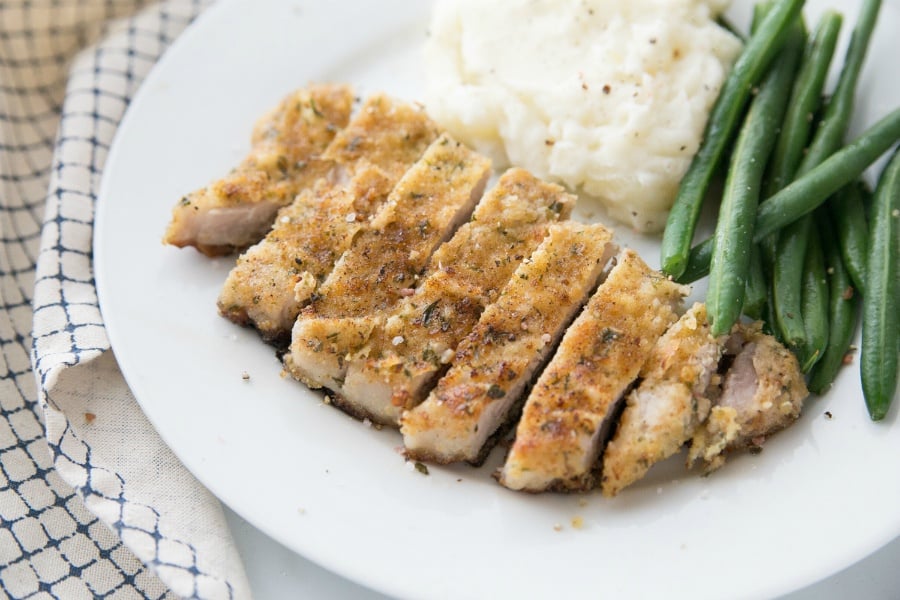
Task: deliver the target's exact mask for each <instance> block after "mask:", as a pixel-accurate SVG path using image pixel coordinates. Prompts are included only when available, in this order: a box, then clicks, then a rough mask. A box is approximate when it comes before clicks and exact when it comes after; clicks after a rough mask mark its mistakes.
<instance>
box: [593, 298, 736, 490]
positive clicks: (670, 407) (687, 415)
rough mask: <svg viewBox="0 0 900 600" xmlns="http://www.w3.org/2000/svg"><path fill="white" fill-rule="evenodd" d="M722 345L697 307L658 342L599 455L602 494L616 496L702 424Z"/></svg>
mask: <svg viewBox="0 0 900 600" xmlns="http://www.w3.org/2000/svg"><path fill="white" fill-rule="evenodd" d="M723 341H724V336H722V338H719V339H717V338H714V337H713V336H712V335H711V334H710V328H709V321H708V320H707V314H706V305H705V304H701V303H695V304H694V305H693V306H692V307H691V308H690V309H689V310H688V311H687V312H686V313H685V314H684V315H682V317H681V318H680V319H679V320H678V322H676V323H675V324H674V325H672V326H671V327H670V328H669V329H668V331H666V332H665V333H664V334H663V336H662V337H661V338H660V339H659V341H658V342H657V343H656V346H655V347H654V348H653V351H652V353H651V354H650V357H649V358H648V359H647V362H646V363H644V367H643V368H642V369H641V374H640V377H641V380H640V384H639V385H638V386H637V387H636V388H635V389H633V390H632V391H631V392H630V393H629V394H628V396H627V398H626V400H625V409H624V410H623V411H622V416H621V417H620V418H619V422H618V425H617V426H616V428H615V433H614V434H613V436H612V439H610V441H609V443H608V444H607V446H606V450H605V451H604V453H603V461H602V462H603V476H602V478H601V481H600V485H601V489H602V491H603V495H604V496H615V495H616V494H618V493H619V492H620V491H621V490H622V489H623V488H625V487H627V486H629V485H631V484H632V483H634V482H636V481H638V480H639V479H641V478H642V477H643V476H644V475H646V473H647V471H648V470H649V469H650V467H651V466H652V465H653V464H655V463H657V462H659V461H662V460H664V459H666V458H668V457H669V456H672V455H673V454H675V453H677V452H678V451H679V450H681V448H682V446H683V445H684V443H685V442H687V441H688V440H690V439H691V437H692V436H693V434H694V431H695V430H696V428H697V427H698V425H700V424H701V423H702V422H703V421H705V420H706V417H707V415H708V414H709V409H710V405H711V397H712V398H714V397H715V396H716V395H717V391H718V381H719V377H718V375H717V374H716V370H717V368H718V365H719V358H720V357H721V354H722V343H723Z"/></svg>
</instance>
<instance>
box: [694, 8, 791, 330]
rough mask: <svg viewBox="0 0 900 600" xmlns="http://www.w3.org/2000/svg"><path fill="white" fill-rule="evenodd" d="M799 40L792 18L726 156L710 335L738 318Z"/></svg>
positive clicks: (712, 266) (713, 264) (709, 298)
mask: <svg viewBox="0 0 900 600" xmlns="http://www.w3.org/2000/svg"><path fill="white" fill-rule="evenodd" d="M804 37H805V36H804V33H803V26H802V24H801V22H800V19H795V21H794V23H793V24H792V25H791V27H790V31H789V32H788V36H787V38H786V40H785V44H784V50H783V51H782V54H781V56H780V57H779V60H778V62H777V63H776V64H775V65H774V66H773V67H772V68H771V69H770V70H769V72H768V73H767V74H766V77H765V79H764V80H763V82H762V84H760V89H759V92H758V93H757V95H756V97H755V98H754V99H753V102H752V104H751V105H750V110H749V112H748V113H747V117H746V118H745V120H744V124H743V126H742V127H741V132H740V135H739V136H738V140H737V143H736V144H735V149H734V151H733V153H732V155H731V168H730V169H729V171H728V178H727V179H726V181H725V189H724V191H723V194H722V205H721V207H720V208H719V219H718V222H717V224H716V232H715V236H714V240H715V241H714V243H713V255H712V261H711V264H710V277H709V290H708V291H707V295H706V306H707V311H708V312H709V320H710V325H711V332H712V334H713V335H714V336H718V335H722V334H724V333H728V332H729V331H730V330H731V327H732V325H734V324H735V322H737V320H738V318H739V317H740V316H741V310H742V308H743V303H744V288H745V285H746V281H747V276H748V271H749V268H750V251H751V249H752V248H753V247H754V246H755V244H753V222H754V215H755V214H756V206H757V203H758V202H759V192H760V186H761V183H762V178H763V172H764V170H765V166H766V161H767V160H768V157H769V154H771V152H772V148H773V147H774V145H775V139H776V137H777V131H778V128H779V127H780V126H781V122H782V120H783V118H784V112H785V109H786V107H787V102H788V98H789V96H790V93H791V85H792V82H793V79H794V74H795V72H796V69H797V64H798V63H799V61H800V55H801V52H802V49H803V43H804Z"/></svg>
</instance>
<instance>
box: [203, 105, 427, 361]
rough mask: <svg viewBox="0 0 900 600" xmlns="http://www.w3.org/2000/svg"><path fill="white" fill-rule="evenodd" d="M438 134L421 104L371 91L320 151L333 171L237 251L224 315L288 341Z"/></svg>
mask: <svg viewBox="0 0 900 600" xmlns="http://www.w3.org/2000/svg"><path fill="white" fill-rule="evenodd" d="M437 136H438V130H437V126H436V125H435V124H434V123H433V122H432V121H431V119H429V118H428V116H427V115H425V113H424V112H423V111H422V110H421V108H419V107H417V106H415V105H411V104H408V103H406V102H401V101H395V100H392V99H391V98H389V97H386V96H384V95H382V94H378V95H374V96H371V97H370V98H368V99H367V100H366V102H365V103H364V104H363V106H362V107H361V108H360V110H359V112H358V113H357V115H356V116H355V117H354V118H353V119H352V120H351V122H350V124H349V125H347V127H346V128H345V129H344V130H342V131H341V132H340V133H339V134H338V136H337V137H336V138H335V139H334V141H333V142H332V143H331V144H330V145H329V146H328V148H327V149H326V151H325V153H324V155H323V156H324V157H326V158H327V161H328V162H330V163H331V164H332V165H333V168H332V171H331V173H330V175H329V177H328V178H322V179H320V180H319V181H318V182H317V183H316V185H315V186H313V187H312V188H310V189H307V190H303V191H301V193H300V194H299V195H298V196H297V198H296V199H295V200H294V202H293V203H291V204H290V205H289V206H287V207H284V208H282V209H281V211H280V212H279V214H278V218H277V219H276V220H275V223H274V226H273V228H272V230H271V231H270V232H269V233H268V234H267V235H266V237H265V238H264V239H263V240H262V241H260V242H259V243H258V244H256V245H255V246H253V247H251V248H250V249H248V250H247V251H246V252H245V253H244V254H243V255H241V256H240V257H239V258H238V261H237V264H236V266H235V267H234V269H232V271H231V273H229V275H228V279H227V280H226V282H225V284H224V286H223V287H222V291H221V293H220V294H219V299H218V306H219V312H220V314H222V315H223V316H224V317H226V318H227V319H230V320H231V321H234V322H235V323H239V324H242V325H251V326H253V327H255V328H256V329H257V330H258V331H259V332H260V334H261V335H262V337H263V339H265V340H267V341H270V342H273V343H278V342H284V343H287V342H288V341H290V331H291V326H292V325H293V324H294V321H295V320H296V318H297V315H298V314H299V313H300V309H301V308H302V307H303V306H304V305H305V304H306V303H307V302H308V300H309V299H310V298H311V297H312V296H313V295H314V294H315V293H316V290H317V289H318V286H319V284H320V283H321V282H323V281H324V280H325V279H326V278H327V277H328V275H329V274H330V273H331V271H332V270H333V268H334V265H335V262H336V261H337V260H338V258H339V257H340V256H341V255H342V254H343V253H344V252H345V251H346V250H347V249H348V248H349V247H350V246H351V244H352V242H353V240H354V239H355V237H356V236H357V235H358V234H359V233H360V232H361V231H362V230H364V229H366V228H367V227H369V222H370V220H371V218H372V216H373V215H374V214H375V213H377V212H378V210H380V209H381V208H382V207H383V206H384V205H385V203H386V202H387V199H388V197H389V194H390V192H391V190H392V189H393V188H394V186H395V185H396V184H397V182H398V180H399V179H400V178H401V177H402V176H403V174H404V173H405V172H406V171H407V170H408V169H409V167H411V166H412V165H413V164H414V163H415V162H416V161H417V160H418V159H419V158H420V157H421V156H422V154H423V153H424V152H425V150H426V148H427V147H428V146H429V145H430V144H431V143H432V142H433V141H434V140H435V139H436V138H437Z"/></svg>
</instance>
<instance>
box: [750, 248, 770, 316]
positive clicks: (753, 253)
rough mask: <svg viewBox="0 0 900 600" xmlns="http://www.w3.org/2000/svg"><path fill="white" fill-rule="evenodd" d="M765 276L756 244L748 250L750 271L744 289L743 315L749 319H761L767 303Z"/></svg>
mask: <svg viewBox="0 0 900 600" xmlns="http://www.w3.org/2000/svg"><path fill="white" fill-rule="evenodd" d="M767 287H768V286H767V285H766V274H765V271H764V269H763V264H762V254H761V252H760V247H759V245H758V244H753V247H752V249H751V250H750V269H749V272H748V273H747V284H746V286H745V287H744V314H745V315H747V316H748V317H750V318H751V319H762V318H763V316H764V314H765V312H766V303H767V302H768V300H769V298H768V289H767Z"/></svg>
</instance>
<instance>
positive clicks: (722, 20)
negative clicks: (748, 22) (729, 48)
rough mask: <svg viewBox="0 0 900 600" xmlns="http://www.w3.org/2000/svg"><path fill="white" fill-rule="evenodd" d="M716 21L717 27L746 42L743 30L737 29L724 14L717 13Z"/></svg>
mask: <svg viewBox="0 0 900 600" xmlns="http://www.w3.org/2000/svg"><path fill="white" fill-rule="evenodd" d="M716 23H718V25H719V27H721V28H722V29H724V30H725V31H727V32H728V33H730V34H731V35H733V36H734V37H736V38H737V39H739V40H740V41H741V43H746V42H747V36H746V35H744V34H743V32H741V30H740V29H738V28H737V27H736V26H735V25H734V23H732V22H731V20H729V19H728V17H726V16H725V15H719V16H718V17H717V18H716Z"/></svg>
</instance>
